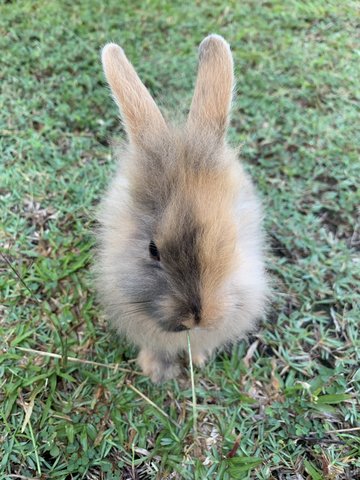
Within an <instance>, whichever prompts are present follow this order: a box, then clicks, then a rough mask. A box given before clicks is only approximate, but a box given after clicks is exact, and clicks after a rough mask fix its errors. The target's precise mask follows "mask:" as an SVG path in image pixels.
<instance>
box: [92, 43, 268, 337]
mask: <svg viewBox="0 0 360 480" xmlns="http://www.w3.org/2000/svg"><path fill="white" fill-rule="evenodd" d="M102 60H103V66H104V71H105V75H106V78H107V80H108V83H109V85H110V88H111V91H112V94H113V96H114V98H115V101H116V102H117V104H118V106H119V108H120V112H121V116H122V119H123V122H124V125H125V129H126V132H127V135H128V138H129V144H128V146H127V148H126V152H124V154H123V162H122V166H121V169H120V174H119V176H118V177H116V178H115V180H114V182H113V185H112V187H111V189H110V191H109V194H108V196H107V197H106V198H105V200H104V202H103V209H102V212H103V213H102V216H101V223H102V234H101V236H102V245H101V251H100V263H101V269H102V274H101V275H100V277H99V278H100V282H99V283H100V287H99V288H100V291H101V292H102V293H103V297H104V298H103V302H104V304H105V306H107V310H108V313H109V314H110V316H112V317H113V318H114V319H115V318H116V322H118V323H120V324H121V325H120V329H122V330H125V331H127V332H128V333H129V334H130V336H131V337H132V338H133V339H134V337H135V336H136V335H135V334H134V332H132V333H131V329H132V325H134V324H135V323H136V324H137V325H141V323H138V322H141V321H142V322H143V325H144V329H145V330H146V329H149V328H150V327H149V326H150V325H151V326H153V328H154V331H157V332H167V333H169V334H170V336H171V338H174V337H172V335H182V334H181V333H179V332H184V331H186V330H193V329H205V330H214V329H215V330H216V329H219V330H221V329H223V328H224V324H226V320H227V319H228V320H229V319H231V321H230V320H229V322H228V324H227V326H226V327H225V328H227V329H228V335H229V336H231V335H232V334H237V333H238V332H236V330H241V328H248V326H249V325H248V324H249V318H250V317H251V319H252V318H253V317H254V316H256V315H258V314H259V313H260V311H261V308H262V305H263V299H264V285H265V281H264V279H263V278H262V273H263V269H262V261H261V259H260V257H259V258H258V256H257V252H259V249H261V238H260V237H261V234H260V230H259V203H258V202H257V200H256V198H255V197H254V193H253V189H252V186H251V184H250V182H249V179H248V177H247V176H246V175H245V174H244V172H243V170H242V169H241V167H240V165H239V163H238V162H237V160H236V155H235V153H234V152H233V151H232V150H231V149H230V148H229V147H228V146H227V145H226V142H225V133H226V129H227V125H228V119H229V110H230V104H231V97H232V90H233V61H232V56H231V52H230V48H229V46H228V44H227V43H226V42H225V41H224V40H223V39H222V37H219V36H217V35H211V36H209V37H207V38H206V39H205V40H204V41H203V42H202V43H201V45H200V48H199V67H198V75H197V81H196V85H195V92H194V96H193V100H192V103H191V107H190V112H189V115H188V118H187V120H186V122H185V125H184V126H183V127H182V128H173V127H172V126H170V125H169V124H168V123H167V122H166V121H165V120H164V118H163V116H162V114H161V112H160V110H159V108H158V107H157V105H156V104H155V102H154V100H153V98H152V97H151V95H150V93H149V92H148V90H147V89H146V88H145V86H144V85H143V83H142V82H141V81H140V79H139V77H138V75H137V73H136V72H135V70H134V68H133V66H132V65H131V64H130V63H129V61H128V59H127V58H126V56H125V54H124V52H123V50H122V49H121V48H120V47H119V46H117V45H115V44H108V45H107V46H106V47H105V48H104V49H103V54H102ZM242 199H244V201H242ZM239 216H241V221H239ZM120 317H121V318H120ZM233 319H234V320H233ZM235 324H236V325H237V327H236V326H235ZM242 324H243V325H242ZM140 328H141V327H140ZM145 334H146V332H139V335H145ZM170 336H169V338H170ZM164 338H165V337H164Z"/></svg>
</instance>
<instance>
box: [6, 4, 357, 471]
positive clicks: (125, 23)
mask: <svg viewBox="0 0 360 480" xmlns="http://www.w3.org/2000/svg"><path fill="white" fill-rule="evenodd" d="M358 18H359V5H358V3H357V2H355V1H351V0H345V1H342V2H338V1H335V0H327V1H325V0H317V1H310V0H309V1H303V2H300V1H296V0H289V1H286V2H285V1H280V0H269V1H260V0H259V1H256V0H243V1H241V2H236V1H229V2H220V1H218V0H212V1H209V2H191V3H190V2H170V1H167V0H147V1H146V0H139V1H138V0H136V1H129V0H124V1H122V2H119V1H117V0H116V1H115V0H111V1H109V2H101V1H100V0H91V1H90V0H88V1H86V0H81V1H78V2H70V1H64V0H63V1H58V2H45V1H36V2H33V1H24V0H21V1H18V2H11V1H8V2H2V4H1V6H0V32H1V35H0V49H1V69H0V83H1V96H0V106H1V108H0V145H1V221H2V223H3V229H2V231H1V240H2V257H1V259H2V272H1V276H0V283H1V296H2V302H1V303H2V304H3V307H2V315H1V320H0V351H1V355H0V400H1V403H0V478H4V479H6V480H7V479H10V478H19V479H21V478H32V479H41V480H44V479H87V480H95V479H96V480H97V479H119V478H123V479H129V478H132V479H189V480H191V479H205V478H209V479H220V480H230V479H251V478H256V479H260V480H265V479H286V480H290V479H295V478H296V479H306V480H318V479H355V478H359V476H360V459H359V457H360V455H359V449H360V441H359V424H360V423H359V400H358V397H359V381H360V369H359V365H360V362H359V348H360V343H359V328H358V325H359V290H358V287H359V280H360V262H359V257H358V256H356V252H357V250H358V248H359V226H358V225H357V224H356V208H357V206H358V205H359V201H360V195H359V178H360V162H359V152H360V134H359V101H360V97H359V88H358V79H359V78H360V62H359V30H358ZM210 32H217V33H220V34H222V35H223V36H224V37H225V38H226V39H227V40H228V41H229V42H230V43H231V45H232V48H233V52H234V58H235V64H236V75H237V79H238V82H237V96H236V99H235V103H234V110H233V118H232V124H231V129H230V132H229V139H230V141H231V142H232V143H234V144H239V143H241V144H242V158H243V160H244V162H245V165H246V168H247V170H249V171H250V172H251V174H252V175H253V178H254V180H255V182H256V184H257V186H258V189H259V191H260V192H261V194H262V196H263V199H264V205H265V207H266V229H267V232H268V236H269V242H270V244H271V251H270V255H269V262H268V266H269V270H270V272H271V273H272V275H273V278H274V290H275V291H274V296H273V305H272V309H271V312H270V313H269V315H268V317H267V319H266V320H265V321H264V322H263V324H262V326H261V329H260V330H259V331H258V332H257V333H256V334H254V335H253V336H252V337H250V338H249V340H248V341H242V342H241V343H240V344H239V345H237V346H234V347H233V348H232V349H231V350H229V351H225V352H222V353H219V355H218V356H217V358H216V359H214V360H213V361H212V362H211V363H209V365H208V366H207V367H206V368H205V369H204V370H202V371H199V370H195V387H196V398H197V407H196V414H197V429H198V432H197V437H196V438H194V432H193V408H192V407H193V405H192V388H191V380H190V376H189V372H187V373H186V374H184V375H183V376H182V377H181V378H179V379H178V380H177V381H171V382H168V383H167V384H164V385H163V386H161V387H158V386H153V385H152V384H151V383H150V382H149V381H148V380H147V379H146V378H144V377H143V376H142V375H136V374H135V373H131V371H134V370H136V367H135V365H134V364H133V363H132V359H133V358H134V356H135V351H134V349H133V348H132V347H130V346H128V345H126V344H125V343H124V342H123V341H121V340H119V339H117V338H115V337H114V335H113V333H112V332H110V331H109V329H108V328H107V326H106V323H105V321H104V319H103V317H102V314H101V311H100V310H99V308H98V306H97V304H96V302H95V300H94V292H93V286H92V280H91V276H90V274H89V266H90V263H91V257H92V253H91V249H92V246H93V243H94V242H93V238H92V236H91V229H92V227H93V225H94V222H93V218H94V207H95V205H96V204H97V202H98V200H99V198H100V196H101V193H102V192H103V191H104V188H105V186H106V184H107V182H108V180H109V178H110V177H111V174H112V172H113V170H114V164H115V162H114V160H113V159H112V157H111V148H110V146H109V139H110V138H111V137H118V136H121V135H122V132H121V127H120V125H119V123H118V121H117V119H116V115H117V111H116V108H115V106H114V105H113V103H112V100H111V98H110V96H109V94H108V90H107V88H106V86H105V84H104V79H103V75H102V72H101V67H100V61H99V50H100V48H101V46H102V45H104V44H105V43H106V42H107V41H109V40H113V41H117V42H118V43H120V44H122V45H123V46H124V48H125V50H126V52H127V54H128V56H129V58H130V59H131V60H132V61H133V63H134V65H135V66H136V68H137V70H138V71H139V73H140V75H141V77H142V79H143V80H144V81H145V83H146V85H147V86H148V87H149V88H150V90H151V91H152V92H153V94H154V96H155V97H156V98H157V100H158V101H159V102H160V103H162V104H163V105H164V108H165V110H174V111H182V112H185V111H186V108H187V107H188V105H189V102H190V98H191V91H192V87H193V82H194V77H195V68H196V46H197V45H198V44H199V42H200V41H201V39H202V38H203V37H204V36H205V35H206V34H208V33H210ZM29 349H30V350H37V351H40V352H43V353H44V352H45V353H49V354H55V357H54V356H51V355H43V354H40V353H39V354H37V353H34V352H32V351H29ZM56 355H58V356H56ZM71 357H75V358H77V359H80V360H88V361H92V362H94V363H85V362H79V361H78V362H75V361H73V360H72V359H71ZM116 365H118V366H119V367H120V368H118V369H117V368H116ZM121 368H122V369H124V370H121ZM128 370H130V372H129V371H128ZM150 402H153V404H155V405H156V408H155V407H154V405H153V404H152V403H150Z"/></svg>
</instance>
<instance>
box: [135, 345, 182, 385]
mask: <svg viewBox="0 0 360 480" xmlns="http://www.w3.org/2000/svg"><path fill="white" fill-rule="evenodd" d="M137 362H138V364H139V365H140V367H141V370H142V371H143V373H144V375H147V376H149V377H150V378H151V380H152V381H153V382H154V383H162V382H166V381H167V380H170V379H172V378H175V377H176V376H177V375H178V374H179V365H178V364H177V363H176V361H175V359H172V358H168V357H166V356H162V355H161V354H158V353H154V352H151V351H150V350H141V351H140V353H139V355H138V357H137Z"/></svg>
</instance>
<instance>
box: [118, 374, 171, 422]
mask: <svg viewBox="0 0 360 480" xmlns="http://www.w3.org/2000/svg"><path fill="white" fill-rule="evenodd" d="M126 385H127V386H128V387H129V388H130V389H131V390H132V391H133V392H135V393H136V394H137V395H139V397H141V398H142V399H143V400H145V401H146V402H147V403H148V404H149V405H151V406H152V407H154V408H156V410H157V411H158V412H160V413H161V414H162V415H164V417H165V418H167V419H168V420H169V422H171V423H172V424H173V425H175V426H176V427H178V428H180V425H179V424H178V423H177V422H175V420H173V419H172V418H171V417H170V416H169V415H168V414H167V413H166V412H164V410H163V409H162V408H160V407H159V406H158V405H156V403H154V402H153V401H152V400H150V398H149V397H147V396H146V395H145V394H144V393H142V392H141V391H140V390H138V389H137V388H136V387H134V385H133V384H132V383H131V382H130V381H129V380H128V381H127V382H126Z"/></svg>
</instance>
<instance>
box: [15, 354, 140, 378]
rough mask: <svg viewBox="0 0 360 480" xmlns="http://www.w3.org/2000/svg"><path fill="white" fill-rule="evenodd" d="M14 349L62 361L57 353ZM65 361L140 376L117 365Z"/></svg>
mask: <svg viewBox="0 0 360 480" xmlns="http://www.w3.org/2000/svg"><path fill="white" fill-rule="evenodd" d="M15 348H16V349H17V350H21V351H22V352H27V353H32V354H33V355H40V356H42V357H51V358H58V359H60V360H62V359H63V356H62V355H59V354H58V353H50V352H43V351H41V350H34V349H32V348H25V347H15ZM67 360H68V361H69V362H74V363H83V364H85V365H94V366H95V367H103V368H109V369H111V370H115V371H119V372H125V373H132V374H134V375H141V373H140V372H137V371H136V370H131V369H130V368H123V367H119V366H118V365H117V364H114V363H110V364H106V363H100V362H94V361H93V360H83V359H81V358H76V357H67Z"/></svg>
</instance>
